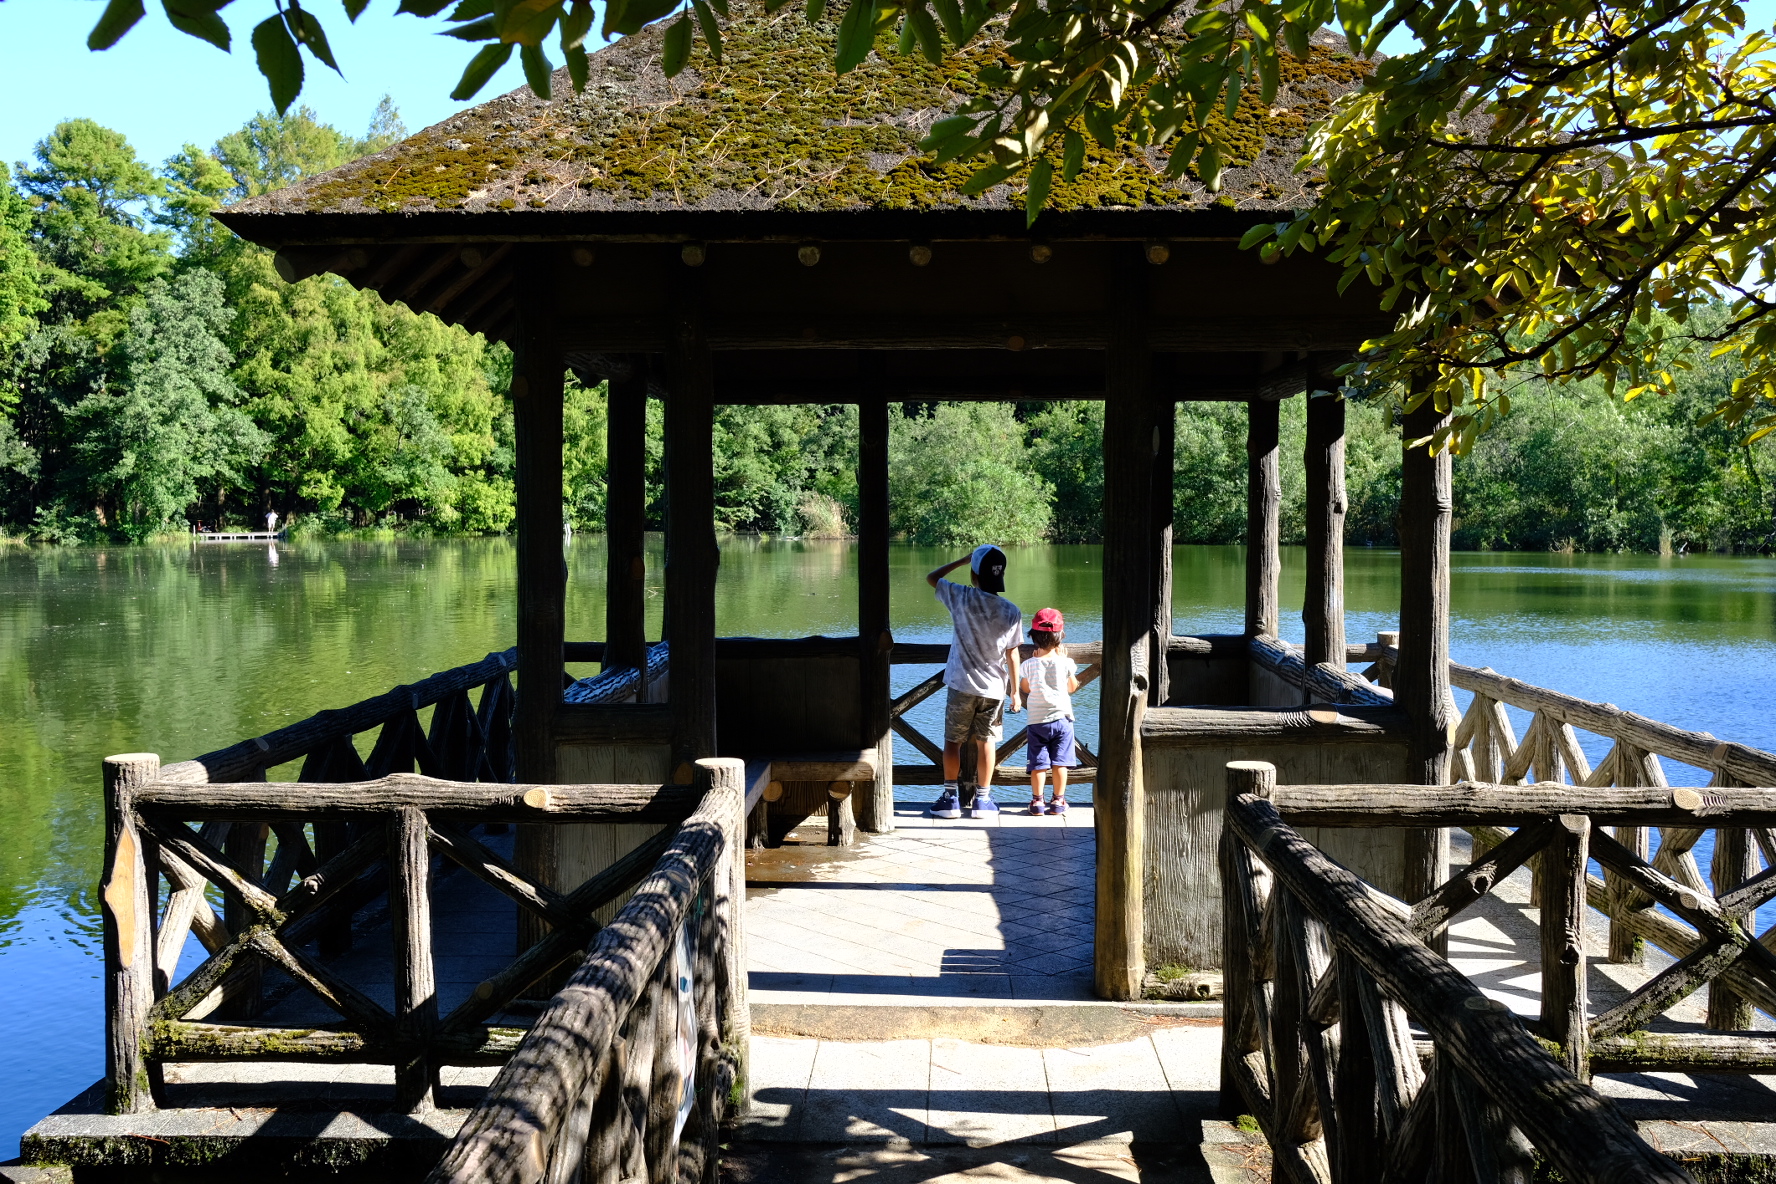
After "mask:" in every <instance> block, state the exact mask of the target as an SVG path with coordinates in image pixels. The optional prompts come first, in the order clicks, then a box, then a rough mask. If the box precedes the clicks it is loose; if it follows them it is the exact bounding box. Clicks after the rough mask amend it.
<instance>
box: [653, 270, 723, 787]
mask: <svg viewBox="0 0 1776 1184" xmlns="http://www.w3.org/2000/svg"><path fill="white" fill-rule="evenodd" d="M700 275H701V272H699V271H697V270H696V269H694V268H688V267H679V268H677V269H676V270H675V271H674V273H673V277H674V279H675V281H676V289H675V291H674V293H673V310H672V323H671V326H670V332H669V334H668V343H667V354H666V373H667V391H668V394H667V399H666V629H665V635H666V640H667V641H668V642H669V643H670V649H669V651H668V653H669V654H670V659H669V660H670V662H671V668H670V669H671V674H670V683H669V688H670V691H669V702H670V703H671V705H672V769H673V780H674V781H675V782H679V783H681V784H689V783H690V779H691V773H692V763H693V762H695V761H697V760H700V759H702V758H703V757H711V756H714V755H715V754H716V753H715V573H716V569H717V568H718V567H719V566H720V564H721V554H720V552H719V551H718V550H717V548H716V542H715V469H714V463H715V456H714V454H715V380H714V375H713V373H712V371H711V366H710V356H709V340H708V338H707V337H706V336H705V333H704V324H703V306H702V286H701V285H700V284H699V283H698V279H699V277H700Z"/></svg>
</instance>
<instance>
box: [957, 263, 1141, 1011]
mask: <svg viewBox="0 0 1776 1184" xmlns="http://www.w3.org/2000/svg"><path fill="white" fill-rule="evenodd" d="M1116 264H1117V266H1116V267H1115V268H1114V277H1115V278H1114V282H1115V283H1116V284H1117V291H1118V293H1119V297H1118V302H1117V303H1118V304H1119V306H1120V308H1121V310H1122V315H1119V316H1117V317H1115V318H1113V319H1112V322H1111V328H1110V334H1111V337H1110V343H1109V348H1108V349H1106V350H1105V354H1104V392H1105V400H1104V658H1103V671H1104V674H1103V686H1104V692H1103V700H1102V704H1103V705H1102V708H1101V711H1102V716H1101V719H1102V721H1103V722H1102V730H1101V732H1100V744H1101V748H1100V750H1099V754H1098V781H1097V785H1096V786H1095V788H1094V792H1093V795H1092V796H1093V805H1094V806H1095V809H1094V810H1093V814H1094V816H1095V819H1096V829H1097V841H1098V860H1097V941H1096V944H1095V947H1094V950H1093V955H1094V979H1095V982H1096V987H1097V992H1098V994H1099V995H1100V996H1102V997H1104V998H1106V999H1136V998H1139V997H1140V994H1141V978H1142V972H1143V969H1144V960H1145V952H1144V950H1143V946H1142V943H1143V925H1144V920H1143V918H1144V912H1143V907H1142V906H1143V901H1142V896H1141V894H1142V891H1143V888H1144V886H1145V879H1146V877H1145V875H1144V862H1145V851H1144V849H1143V848H1144V846H1145V819H1144V813H1145V810H1146V801H1145V794H1144V791H1143V785H1142V781H1141V777H1142V771H1141V720H1142V717H1143V716H1144V715H1145V714H1146V707H1147V686H1148V674H1147V671H1148V664H1147V643H1148V638H1149V636H1150V635H1151V633H1152V631H1153V605H1152V603H1151V601H1152V596H1153V585H1152V578H1151V574H1150V572H1149V566H1150V564H1149V556H1150V553H1151V550H1152V546H1153V538H1152V530H1151V528H1150V526H1149V523H1148V520H1149V518H1150V517H1151V516H1152V509H1153V491H1152V480H1151V475H1152V471H1153V449H1154V431H1153V422H1152V413H1151V407H1152V389H1151V388H1152V359H1151V355H1150V354H1149V352H1148V346H1147V339H1146V333H1145V330H1144V326H1143V324H1142V318H1141V312H1142V309H1143V308H1144V305H1145V301H1144V300H1143V298H1142V295H1141V294H1142V293H1144V292H1145V290H1146V283H1147V276H1146V275H1145V273H1144V270H1143V265H1142V262H1141V257H1140V256H1139V255H1138V254H1136V249H1135V246H1134V245H1133V244H1128V245H1127V246H1126V247H1125V248H1124V251H1123V253H1122V254H1121V255H1119V256H1118V258H1117V260H1116ZM991 775H992V770H990V769H988V770H984V771H983V772H982V776H983V778H986V777H991Z"/></svg>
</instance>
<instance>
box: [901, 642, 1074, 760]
mask: <svg viewBox="0 0 1776 1184" xmlns="http://www.w3.org/2000/svg"><path fill="white" fill-rule="evenodd" d="M1033 648H1034V647H1032V646H1030V645H1028V644H1025V645H1024V646H1023V647H1022V649H1023V656H1024V657H1025V658H1028V657H1029V656H1030V653H1031V651H1032V649H1033ZM1067 653H1068V654H1069V655H1070V656H1071V657H1072V659H1073V660H1074V661H1075V662H1077V663H1078V664H1079V685H1080V688H1081V689H1083V688H1084V687H1085V686H1086V685H1087V684H1088V683H1090V682H1093V681H1094V680H1096V679H1097V677H1098V675H1099V674H1100V673H1102V668H1101V665H1100V661H1101V658H1102V655H1103V645H1102V643H1101V642H1096V641H1088V642H1081V643H1079V644H1076V645H1069V646H1068V647H1067ZM949 655H950V647H949V645H948V644H946V643H942V642H939V643H936V644H910V645H909V644H907V643H905V642H897V643H895V646H894V651H893V657H892V659H891V660H892V661H893V662H894V663H895V664H896V665H927V664H930V663H941V662H945V661H947V660H948V659H949ZM943 678H944V672H943V671H941V670H939V671H938V672H937V673H935V674H933V675H932V676H931V677H929V678H927V679H925V680H924V681H923V682H921V683H919V684H918V685H917V686H915V687H913V688H912V689H911V690H909V691H907V692H906V693H905V694H903V695H901V696H900V697H898V698H896V699H895V700H894V701H893V703H892V704H890V706H889V709H888V719H889V726H890V727H891V728H893V729H894V734H895V735H897V736H899V737H900V738H901V739H903V740H905V741H906V742H907V743H909V744H911V745H912V746H913V747H914V748H915V749H917V750H918V751H919V753H920V755H922V756H924V757H925V758H926V759H927V760H929V761H930V762H931V763H930V764H928V765H895V766H894V784H896V785H941V784H943V780H944V776H943V741H942V739H941V738H939V739H937V740H933V739H931V738H930V737H929V736H926V735H925V734H924V733H923V732H921V731H919V730H918V729H917V728H915V727H914V726H913V725H912V723H911V721H909V720H908V719H907V718H906V715H907V712H909V711H911V710H912V709H913V708H915V707H917V706H918V705H919V704H921V703H923V702H925V700H927V699H929V698H931V696H933V695H935V694H937V693H939V692H940V691H942V690H943V689H944V683H943ZM1028 735H1029V728H1028V727H1023V728H1019V729H1018V730H1017V732H1016V733H1015V734H1013V735H1009V736H1007V737H1006V738H1005V740H1004V741H1003V742H1002V743H1001V744H1000V745H999V747H998V750H997V751H996V752H995V753H994V755H993V760H994V766H995V767H994V769H993V784H994V785H1024V784H1027V783H1028V782H1029V779H1030V775H1029V774H1028V773H1026V772H1025V771H1024V770H1023V769H1020V768H1016V767H1013V766H1010V765H1007V764H1006V763H1005V759H1006V758H1007V757H1009V756H1010V755H1011V754H1013V753H1014V752H1016V751H1017V750H1018V749H1019V748H1021V747H1023V745H1024V741H1025V739H1026V738H1027V737H1028ZM1073 746H1074V748H1075V749H1076V750H1077V751H1078V754H1079V760H1080V767H1079V768H1076V769H1073V770H1072V771H1071V772H1069V773H1068V775H1067V781H1068V783H1069V784H1071V785H1078V784H1082V783H1084V782H1088V781H1095V780H1096V779H1097V775H1098V770H1097V767H1096V766H1097V761H1098V758H1097V757H1096V756H1094V755H1092V752H1091V749H1089V748H1087V747H1086V746H1085V744H1084V743H1083V742H1082V741H1080V740H1079V739H1078V738H1077V737H1075V738H1074V741H1073ZM963 757H964V761H965V762H966V761H969V760H972V758H971V757H969V756H968V750H967V749H966V748H965V749H964V750H963Z"/></svg>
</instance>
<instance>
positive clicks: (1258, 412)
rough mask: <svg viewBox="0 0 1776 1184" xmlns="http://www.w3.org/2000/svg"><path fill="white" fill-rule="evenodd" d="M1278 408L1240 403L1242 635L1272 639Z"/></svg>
mask: <svg viewBox="0 0 1776 1184" xmlns="http://www.w3.org/2000/svg"><path fill="white" fill-rule="evenodd" d="M1280 414H1281V412H1280V406H1279V404H1278V403H1277V402H1276V400H1274V399H1253V400H1252V401H1251V402H1249V403H1247V404H1246V635H1247V636H1248V637H1266V636H1268V637H1275V636H1277V630H1278V629H1279V628H1280V621H1281V616H1282V609H1281V607H1280V598H1281V590H1280V585H1281V582H1282V567H1283V560H1282V555H1281V553H1280V552H1279V550H1278V547H1279V546H1280V545H1281V539H1282V521H1281V515H1282V506H1283V478H1282V469H1281V466H1280V462H1279V459H1278V457H1277V433H1278V420H1279V418H1280Z"/></svg>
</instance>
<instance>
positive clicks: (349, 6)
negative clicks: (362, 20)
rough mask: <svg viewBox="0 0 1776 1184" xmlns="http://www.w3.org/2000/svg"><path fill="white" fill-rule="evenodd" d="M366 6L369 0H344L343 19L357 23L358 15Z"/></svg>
mask: <svg viewBox="0 0 1776 1184" xmlns="http://www.w3.org/2000/svg"><path fill="white" fill-rule="evenodd" d="M368 7H370V0H345V19H346V20H348V21H350V22H351V23H352V24H354V25H355V24H357V23H358V17H359V16H361V15H362V14H363V12H364V10H365V9H366V8H368Z"/></svg>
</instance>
